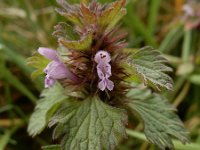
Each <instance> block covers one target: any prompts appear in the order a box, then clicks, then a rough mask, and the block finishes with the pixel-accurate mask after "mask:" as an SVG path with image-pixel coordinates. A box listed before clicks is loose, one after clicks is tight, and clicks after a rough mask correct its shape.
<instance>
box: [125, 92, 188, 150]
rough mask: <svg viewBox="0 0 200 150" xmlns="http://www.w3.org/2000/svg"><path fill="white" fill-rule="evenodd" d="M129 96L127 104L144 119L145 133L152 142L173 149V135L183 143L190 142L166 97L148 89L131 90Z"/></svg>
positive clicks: (160, 146) (162, 147)
mask: <svg viewBox="0 0 200 150" xmlns="http://www.w3.org/2000/svg"><path fill="white" fill-rule="evenodd" d="M144 93H145V95H143V94H144ZM127 96H128V97H129V98H130V101H129V102H128V103H127V106H128V107H129V109H130V110H131V111H132V112H136V113H137V114H138V115H139V116H140V117H141V119H142V120H143V122H144V132H145V135H146V137H147V139H148V140H149V141H150V142H151V143H153V144H156V145H157V146H158V147H159V148H161V149H165V148H169V149H173V148H174V145H173V143H172V137H171V136H173V137H176V138H177V139H179V140H180V141H181V142H182V143H187V142H189V138H188V135H187V132H186V130H185V128H184V126H183V124H182V122H181V120H180V119H179V117H178V116H177V115H176V114H175V113H174V111H175V108H173V107H172V106H171V105H170V104H169V103H168V102H167V100H166V99H165V98H164V97H162V96H161V95H159V94H155V93H151V92H150V91H148V90H146V89H143V90H141V89H134V90H131V91H130V92H129V93H128V95H127Z"/></svg>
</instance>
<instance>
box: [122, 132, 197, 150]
mask: <svg viewBox="0 0 200 150" xmlns="http://www.w3.org/2000/svg"><path fill="white" fill-rule="evenodd" d="M126 132H127V134H128V136H130V137H133V138H137V139H140V140H143V141H148V140H147V138H146V137H145V135H144V134H142V133H140V132H136V131H133V130H130V129H126ZM173 143H174V146H175V149H176V150H200V144H196V143H190V144H187V145H184V144H182V143H180V142H179V141H178V140H173Z"/></svg>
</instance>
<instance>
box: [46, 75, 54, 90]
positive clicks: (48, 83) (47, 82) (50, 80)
mask: <svg viewBox="0 0 200 150" xmlns="http://www.w3.org/2000/svg"><path fill="white" fill-rule="evenodd" d="M54 83H55V80H54V79H51V78H50V77H49V76H48V75H47V76H46V77H45V88H49V87H51V86H53V85H54Z"/></svg>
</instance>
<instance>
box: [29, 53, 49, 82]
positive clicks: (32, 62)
mask: <svg viewBox="0 0 200 150" xmlns="http://www.w3.org/2000/svg"><path fill="white" fill-rule="evenodd" d="M49 62H50V60H49V59H46V58H45V57H44V56H42V55H40V54H39V53H35V54H34V55H33V56H32V57H29V58H28V59H27V64H28V65H29V66H31V67H34V68H36V70H35V71H33V72H32V74H31V77H32V78H33V79H34V78H36V77H37V76H39V75H41V74H43V73H44V71H43V70H44V68H46V66H47V65H48V63H49Z"/></svg>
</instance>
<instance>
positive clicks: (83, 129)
mask: <svg viewBox="0 0 200 150" xmlns="http://www.w3.org/2000/svg"><path fill="white" fill-rule="evenodd" d="M126 122H127V116H126V113H125V111H124V110H121V109H117V108H114V107H111V106H109V105H107V104H104V103H103V102H102V101H101V100H99V99H98V98H97V97H88V98H87V99H85V100H83V101H76V100H74V99H73V100H68V102H66V103H65V106H63V108H62V109H60V110H59V111H58V112H57V113H56V114H55V115H54V117H53V118H52V120H51V122H50V124H49V125H50V126H52V125H54V124H57V126H56V128H55V130H54V138H57V137H58V136H61V135H64V138H63V140H62V148H63V149H64V150H101V149H110V150H112V149H114V148H115V146H116V145H117V144H118V143H119V141H120V140H121V138H122V137H124V136H125V135H126V133H125V126H124V124H125V123H126Z"/></svg>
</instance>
